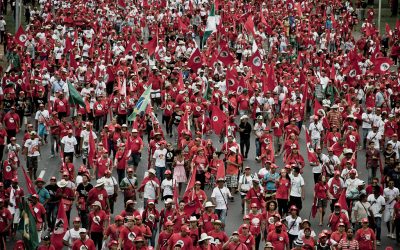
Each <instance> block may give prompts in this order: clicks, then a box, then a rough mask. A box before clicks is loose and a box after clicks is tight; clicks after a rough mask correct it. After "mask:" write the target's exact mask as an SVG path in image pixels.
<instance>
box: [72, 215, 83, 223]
mask: <svg viewBox="0 0 400 250" xmlns="http://www.w3.org/2000/svg"><path fill="white" fill-rule="evenodd" d="M73 222H81V218H79V217H78V216H77V217H75V218H74V220H73Z"/></svg>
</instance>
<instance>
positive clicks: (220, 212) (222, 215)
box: [215, 209, 227, 225]
mask: <svg viewBox="0 0 400 250" xmlns="http://www.w3.org/2000/svg"><path fill="white" fill-rule="evenodd" d="M226 212H227V211H226V209H215V214H216V215H218V219H219V220H220V221H221V222H222V223H223V224H224V225H225V218H226Z"/></svg>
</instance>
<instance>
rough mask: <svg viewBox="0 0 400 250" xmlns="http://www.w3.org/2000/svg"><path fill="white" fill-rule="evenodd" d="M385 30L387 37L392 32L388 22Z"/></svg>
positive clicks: (390, 35)
mask: <svg viewBox="0 0 400 250" xmlns="http://www.w3.org/2000/svg"><path fill="white" fill-rule="evenodd" d="M385 30H386V35H387V36H388V37H392V35H393V32H392V30H391V29H390V26H389V24H388V23H386V26H385Z"/></svg>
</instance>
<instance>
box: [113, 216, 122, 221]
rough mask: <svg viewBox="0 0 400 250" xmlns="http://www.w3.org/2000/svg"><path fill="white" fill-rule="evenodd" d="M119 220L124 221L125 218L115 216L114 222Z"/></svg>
mask: <svg viewBox="0 0 400 250" xmlns="http://www.w3.org/2000/svg"><path fill="white" fill-rule="evenodd" d="M118 220H124V217H122V216H121V215H117V216H115V217H114V221H118Z"/></svg>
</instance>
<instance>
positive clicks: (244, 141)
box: [240, 138, 250, 158]
mask: <svg viewBox="0 0 400 250" xmlns="http://www.w3.org/2000/svg"><path fill="white" fill-rule="evenodd" d="M245 148H246V149H245ZM249 150H250V138H240V151H241V152H242V154H243V156H244V157H245V158H247V156H248V154H249Z"/></svg>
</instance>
